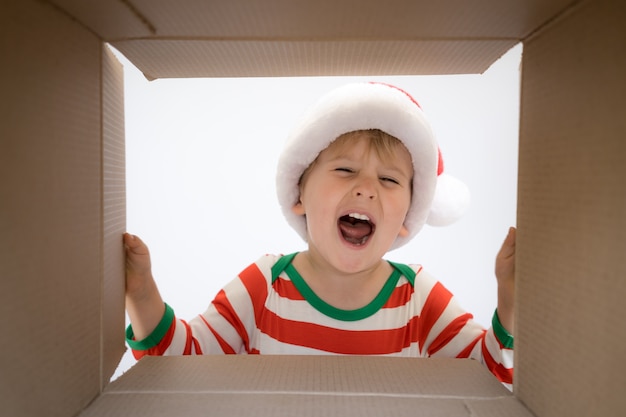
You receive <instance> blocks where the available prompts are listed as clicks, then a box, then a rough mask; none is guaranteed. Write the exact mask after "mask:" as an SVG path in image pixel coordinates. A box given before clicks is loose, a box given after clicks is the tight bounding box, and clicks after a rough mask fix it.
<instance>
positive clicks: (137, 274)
mask: <svg viewBox="0 0 626 417" xmlns="http://www.w3.org/2000/svg"><path fill="white" fill-rule="evenodd" d="M124 249H125V250H126V295H128V296H131V297H133V296H140V295H141V293H142V290H144V289H145V286H146V284H147V281H150V280H152V265H151V262H150V251H149V250H148V246H146V244H145V243H143V241H142V240H141V239H139V238H138V237H137V236H134V235H131V234H129V233H124Z"/></svg>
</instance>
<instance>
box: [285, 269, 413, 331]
mask: <svg viewBox="0 0 626 417" xmlns="http://www.w3.org/2000/svg"><path fill="white" fill-rule="evenodd" d="M285 272H286V273H287V275H288V276H289V278H290V279H291V282H293V285H294V286H295V287H296V289H297V290H298V291H300V294H302V296H303V297H304V298H305V299H306V300H307V301H308V302H309V304H311V306H313V308H315V309H316V310H317V311H319V312H320V313H322V314H324V315H326V316H328V317H331V318H333V319H336V320H341V321H357V320H363V319H365V318H367V317H370V316H372V315H374V314H375V313H376V312H377V311H378V310H380V309H381V308H382V307H383V305H385V303H386V302H387V300H388V299H389V297H390V296H391V293H393V290H394V289H395V288H396V285H397V283H398V280H399V279H400V276H401V275H402V274H401V273H400V271H399V270H398V269H396V268H394V270H393V272H392V274H391V275H390V276H389V278H388V279H387V282H386V283H385V285H384V286H383V288H382V290H381V291H380V292H379V293H378V295H377V296H376V298H374V300H372V302H371V303H369V304H368V305H366V306H364V307H361V308H359V309H356V310H342V309H339V308H337V307H333V306H331V305H330V304H328V303H327V302H325V301H324V300H322V299H321V298H320V297H318V295H317V294H315V292H313V290H312V289H311V287H309V285H308V284H307V283H306V281H305V280H304V279H303V278H302V276H301V275H300V273H298V271H296V268H294V266H293V265H292V264H291V263H290V264H288V265H287V266H285Z"/></svg>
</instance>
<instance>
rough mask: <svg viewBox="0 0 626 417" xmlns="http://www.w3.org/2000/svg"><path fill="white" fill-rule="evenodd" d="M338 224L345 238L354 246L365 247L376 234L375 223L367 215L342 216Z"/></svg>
mask: <svg viewBox="0 0 626 417" xmlns="http://www.w3.org/2000/svg"><path fill="white" fill-rule="evenodd" d="M338 224H339V231H340V232H341V235H342V236H343V238H344V239H345V240H346V242H348V243H351V244H353V245H357V246H360V245H364V244H365V242H367V240H368V239H369V238H370V236H372V235H373V234H374V229H375V226H374V223H372V222H371V221H370V219H369V217H367V216H366V215H365V214H359V213H350V214H347V215H345V216H341V217H340V218H339V221H338Z"/></svg>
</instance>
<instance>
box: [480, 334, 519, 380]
mask: <svg viewBox="0 0 626 417" xmlns="http://www.w3.org/2000/svg"><path fill="white" fill-rule="evenodd" d="M482 351H483V359H484V360H485V365H487V368H488V369H489V370H490V371H491V373H492V374H494V375H495V377H496V378H498V380H499V381H500V382H504V383H505V384H512V383H513V369H509V368H507V367H505V366H504V365H502V364H501V363H498V362H496V361H495V360H494V359H493V357H492V356H491V354H490V353H489V351H488V350H487V345H486V343H485V339H484V338H483V343H482Z"/></svg>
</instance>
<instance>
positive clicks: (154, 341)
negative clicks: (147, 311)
mask: <svg viewBox="0 0 626 417" xmlns="http://www.w3.org/2000/svg"><path fill="white" fill-rule="evenodd" d="M173 320H174V310H172V308H171V307H170V306H169V305H167V303H165V312H164V313H163V318H161V321H160V322H159V324H158V325H157V327H156V328H155V329H154V330H153V331H152V333H150V334H149V335H148V336H147V337H146V338H145V339H143V340H134V338H135V334H134V333H133V328H132V326H131V325H129V326H128V327H127V328H126V343H128V346H130V348H131V349H133V350H148V349H152V348H153V347H155V346H157V345H158V344H159V342H161V340H162V339H163V337H164V336H165V334H166V333H167V331H168V330H169V329H170V326H171V325H172V321H173Z"/></svg>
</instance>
